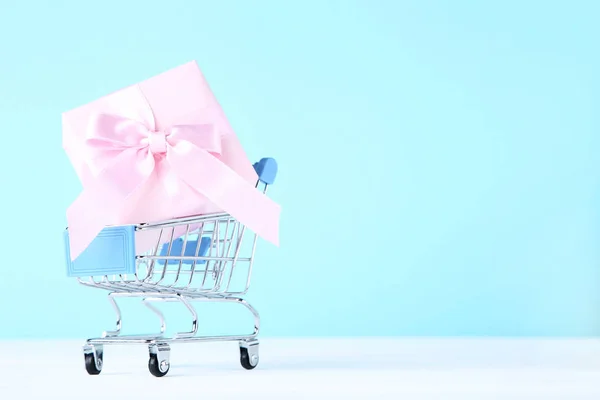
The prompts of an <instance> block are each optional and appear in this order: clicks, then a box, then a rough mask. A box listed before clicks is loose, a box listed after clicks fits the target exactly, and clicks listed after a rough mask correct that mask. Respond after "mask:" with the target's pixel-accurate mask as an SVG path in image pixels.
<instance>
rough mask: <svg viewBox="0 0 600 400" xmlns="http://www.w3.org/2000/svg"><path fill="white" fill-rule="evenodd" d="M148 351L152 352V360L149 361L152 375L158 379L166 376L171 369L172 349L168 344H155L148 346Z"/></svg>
mask: <svg viewBox="0 0 600 400" xmlns="http://www.w3.org/2000/svg"><path fill="white" fill-rule="evenodd" d="M148 349H149V351H150V360H148V369H149V370H150V373H151V374H152V375H154V376H156V377H157V378H160V377H163V376H165V375H166V374H167V373H168V372H169V368H170V367H171V364H170V362H169V356H170V354H171V348H170V347H169V345H168V344H166V343H153V344H151V345H150V346H148Z"/></svg>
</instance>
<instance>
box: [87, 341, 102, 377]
mask: <svg viewBox="0 0 600 400" xmlns="http://www.w3.org/2000/svg"><path fill="white" fill-rule="evenodd" d="M83 356H84V359H85V370H86V371H87V373H88V374H90V375H99V374H100V372H102V364H103V351H102V346H90V345H87V346H84V348H83Z"/></svg>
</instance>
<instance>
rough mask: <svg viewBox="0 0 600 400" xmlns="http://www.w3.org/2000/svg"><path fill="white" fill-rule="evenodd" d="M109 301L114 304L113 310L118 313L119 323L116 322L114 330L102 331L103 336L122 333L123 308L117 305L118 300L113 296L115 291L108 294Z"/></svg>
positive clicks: (113, 335)
mask: <svg viewBox="0 0 600 400" xmlns="http://www.w3.org/2000/svg"><path fill="white" fill-rule="evenodd" d="M108 301H110V304H111V305H112V307H113V310H115V314H117V324H116V328H115V330H114V331H104V333H102V337H115V336H119V335H120V334H121V327H122V319H121V309H120V308H119V306H118V305H117V301H116V300H115V298H114V297H113V293H109V294H108Z"/></svg>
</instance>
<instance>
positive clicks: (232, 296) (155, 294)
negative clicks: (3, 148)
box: [65, 158, 277, 377]
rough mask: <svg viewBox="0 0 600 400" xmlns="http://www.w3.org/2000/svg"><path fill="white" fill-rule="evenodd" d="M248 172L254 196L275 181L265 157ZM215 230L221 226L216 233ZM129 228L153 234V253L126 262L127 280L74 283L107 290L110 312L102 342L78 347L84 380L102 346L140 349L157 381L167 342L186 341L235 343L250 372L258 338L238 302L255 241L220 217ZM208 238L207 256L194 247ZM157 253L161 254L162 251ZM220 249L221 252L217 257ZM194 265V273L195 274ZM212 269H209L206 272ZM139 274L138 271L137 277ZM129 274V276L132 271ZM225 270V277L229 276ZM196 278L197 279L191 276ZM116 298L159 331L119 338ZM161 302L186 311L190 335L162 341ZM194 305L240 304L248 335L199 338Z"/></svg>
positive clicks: (95, 278)
mask: <svg viewBox="0 0 600 400" xmlns="http://www.w3.org/2000/svg"><path fill="white" fill-rule="evenodd" d="M254 168H255V170H256V172H257V174H258V182H257V184H256V186H257V190H260V189H261V188H262V191H263V193H264V194H266V192H267V189H268V187H269V186H270V185H272V184H273V182H274V180H275V176H276V174H277V163H276V162H275V160H274V159H272V158H263V159H262V160H261V161H259V162H257V163H256V164H254ZM221 226H224V227H225V228H224V229H223V228H220V227H221ZM194 227H195V228H194ZM207 227H208V228H207ZM132 228H133V229H131V232H134V233H137V232H140V231H148V230H156V231H158V230H160V234H159V236H158V240H157V243H156V246H155V247H154V248H153V249H152V252H150V253H145V254H141V255H139V254H135V260H133V261H132V262H133V264H132V265H135V271H134V273H133V274H131V273H130V274H127V273H116V274H112V275H111V274H97V273H94V274H91V275H89V276H88V278H87V279H83V278H82V277H77V280H78V282H79V283H80V284H82V285H84V286H88V287H94V288H98V289H103V290H107V291H108V292H109V293H108V300H109V302H110V303H111V305H112V308H113V309H114V311H115V314H116V326H115V329H114V330H107V331H105V332H104V333H103V334H102V336H101V337H97V338H90V339H88V340H87V341H86V343H85V345H84V346H83V353H84V361H85V368H86V371H87V372H88V374H90V375H99V374H100V373H101V372H102V369H103V364H104V346H105V345H129V344H137V345H139V344H142V345H147V346H148V351H149V360H148V369H149V371H150V373H151V374H152V375H154V376H156V377H162V376H165V375H166V374H167V373H168V372H169V369H170V365H171V363H170V352H171V348H170V344H172V343H189V342H223V341H233V342H238V343H239V349H240V350H239V351H240V363H241V365H242V367H244V368H245V369H247V370H252V369H254V368H255V367H256V366H257V365H258V362H259V341H258V339H257V336H258V334H259V332H260V315H259V313H258V311H257V310H256V309H255V308H254V307H253V306H252V305H251V304H249V303H248V302H247V301H246V300H245V299H244V296H245V294H246V293H247V291H248V289H249V287H250V279H251V275H252V268H253V264H254V255H255V252H256V244H257V235H256V234H254V233H250V232H247V231H246V228H245V227H244V226H243V225H241V224H240V223H239V222H238V221H236V220H235V219H234V218H232V217H231V216H230V215H229V214H226V213H214V214H208V215H200V216H193V217H183V218H176V219H172V220H167V221H160V222H155V223H143V224H137V225H134V226H133V227H132ZM182 228H185V234H184V235H183V236H177V234H176V230H177V229H180V230H181V229H182ZM193 228H194V229H193ZM223 230H224V234H223ZM196 231H197V232H196ZM165 232H166V233H167V235H168V234H169V232H170V238H168V239H167V240H166V241H165V238H164V237H163V234H164V233H165ZM194 232H196V233H194ZM193 235H196V236H197V239H196V240H195V241H194V240H192V239H191V238H192V236H193ZM247 236H250V237H251V246H250V248H249V249H248V253H249V254H248V255H247V256H246V257H242V255H243V250H242V243H243V240H244V238H245V237H247ZM65 237H66V248H67V249H68V231H67V232H66V236H65ZM207 237H210V238H211V239H210V241H209V243H210V245H209V248H208V249H207V250H206V251H208V252H209V254H208V255H206V254H201V251H202V249H201V247H202V246H201V244H202V245H203V244H204V239H205V238H207ZM177 240H180V245H181V251H180V254H175V255H174V254H173V252H179V249H177V250H174V249H175V247H176V245H175V243H176V241H177ZM188 245H192V246H188ZM220 246H221V247H220ZM189 248H192V249H193V250H194V249H195V252H194V254H192V255H189V254H188V249H189ZM214 248H216V255H214V254H213V249H214ZM161 249H162V250H163V253H161ZM165 249H166V252H165ZM231 250H233V251H234V253H233V255H230V252H231ZM219 251H221V253H220V254H219ZM225 251H226V253H225ZM211 263H212V264H211ZM242 263H246V267H247V269H246V272H247V278H246V279H245V285H243V287H242V288H241V289H237V290H236V289H232V279H233V277H234V273H236V272H235V271H236V268H237V270H239V269H240V268H241V267H239V265H240V264H242ZM67 264H68V262H67ZM186 265H187V266H189V267H190V268H189V269H187V270H186V269H185V268H184V267H185V266H186ZM199 266H200V269H198V268H199ZM211 266H212V269H210V268H211ZM144 268H145V270H144V271H145V272H144V271H142V270H143V269H144ZM161 268H162V269H161ZM202 268H203V269H202ZM129 269H130V270H131V267H129ZM99 271H102V269H101V268H100V269H99ZM198 271H199V272H198ZM227 271H229V276H228V278H227ZM130 272H133V271H130ZM209 272H210V275H212V278H213V281H214V284H210V283H208V284H206V281H207V276H209ZM198 273H200V274H202V273H203V274H204V275H198ZM167 274H173V275H175V283H171V284H167V283H166V281H165V277H166V275H167ZM187 275H189V276H190V277H189V282H188V284H187V285H183V284H179V286H178V285H177V283H178V282H179V280H180V277H181V276H183V277H186V276H187ZM194 275H196V277H198V276H200V277H202V278H203V280H202V287H198V286H194V285H192V281H193V278H194ZM120 298H139V299H141V301H142V304H143V305H144V306H145V307H147V308H148V309H149V310H150V311H152V312H153V313H154V314H155V315H156V316H157V317H158V319H159V321H160V329H159V330H158V332H155V333H151V334H139V335H122V334H121V332H122V321H123V318H122V313H121V309H120V307H119V305H118V303H117V299H120ZM166 302H177V303H180V304H182V305H183V306H184V307H185V308H186V309H187V310H188V311H189V313H190V314H191V317H192V318H191V320H192V321H191V322H192V324H191V325H192V329H191V330H190V331H188V332H179V333H176V334H175V335H173V336H171V337H167V336H166V319H165V316H164V314H163V312H161V310H160V309H159V308H157V307H156V306H155V304H156V303H166ZM196 302H212V303H235V304H240V305H241V306H242V307H243V308H244V309H246V310H247V311H248V312H249V313H250V314H251V315H252V317H253V320H254V329H253V330H252V332H251V333H246V334H239V335H212V336H211V335H198V328H199V325H198V313H197V312H196V309H195V307H194V305H193V304H194V303H196Z"/></svg>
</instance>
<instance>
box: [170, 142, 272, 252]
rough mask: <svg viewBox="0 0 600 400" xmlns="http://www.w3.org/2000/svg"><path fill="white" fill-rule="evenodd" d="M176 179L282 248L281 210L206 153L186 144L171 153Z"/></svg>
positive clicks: (180, 144) (175, 148)
mask: <svg viewBox="0 0 600 400" xmlns="http://www.w3.org/2000/svg"><path fill="white" fill-rule="evenodd" d="M168 158H169V162H170V164H171V166H172V167H173V169H174V170H175V172H176V173H177V175H178V176H179V177H180V178H181V179H182V180H183V181H184V182H186V183H187V184H188V185H190V186H191V187H192V188H194V190H196V191H198V192H199V193H200V194H202V195H203V196H205V197H206V198H208V199H209V200H210V201H211V202H212V203H213V204H214V205H215V206H217V207H218V208H220V209H221V210H223V211H225V212H226V213H229V214H230V215H231V216H232V217H234V218H235V219H237V220H238V221H239V222H240V223H242V224H243V225H245V226H246V227H247V228H248V229H250V230H252V231H253V232H255V233H256V234H258V235H259V236H260V237H262V238H263V239H265V240H267V241H269V242H271V243H273V244H274V245H276V246H279V216H280V213H281V207H280V206H279V205H278V204H277V203H275V202H274V201H273V200H271V199H270V198H268V197H267V196H266V195H264V194H263V193H261V192H260V191H258V190H257V189H256V188H255V187H254V186H253V185H251V184H249V183H248V182H247V181H246V180H244V179H243V178H242V177H240V176H239V175H238V174H237V173H236V172H235V171H233V170H232V169H231V168H229V167H228V166H226V165H225V164H223V163H222V162H221V161H219V160H218V159H217V158H215V157H214V156H213V155H211V154H210V153H208V152H207V151H205V150H202V149H200V148H198V147H196V146H193V145H191V144H189V143H186V142H180V143H178V144H177V145H175V146H172V147H171V148H170V149H169V153H168Z"/></svg>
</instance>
